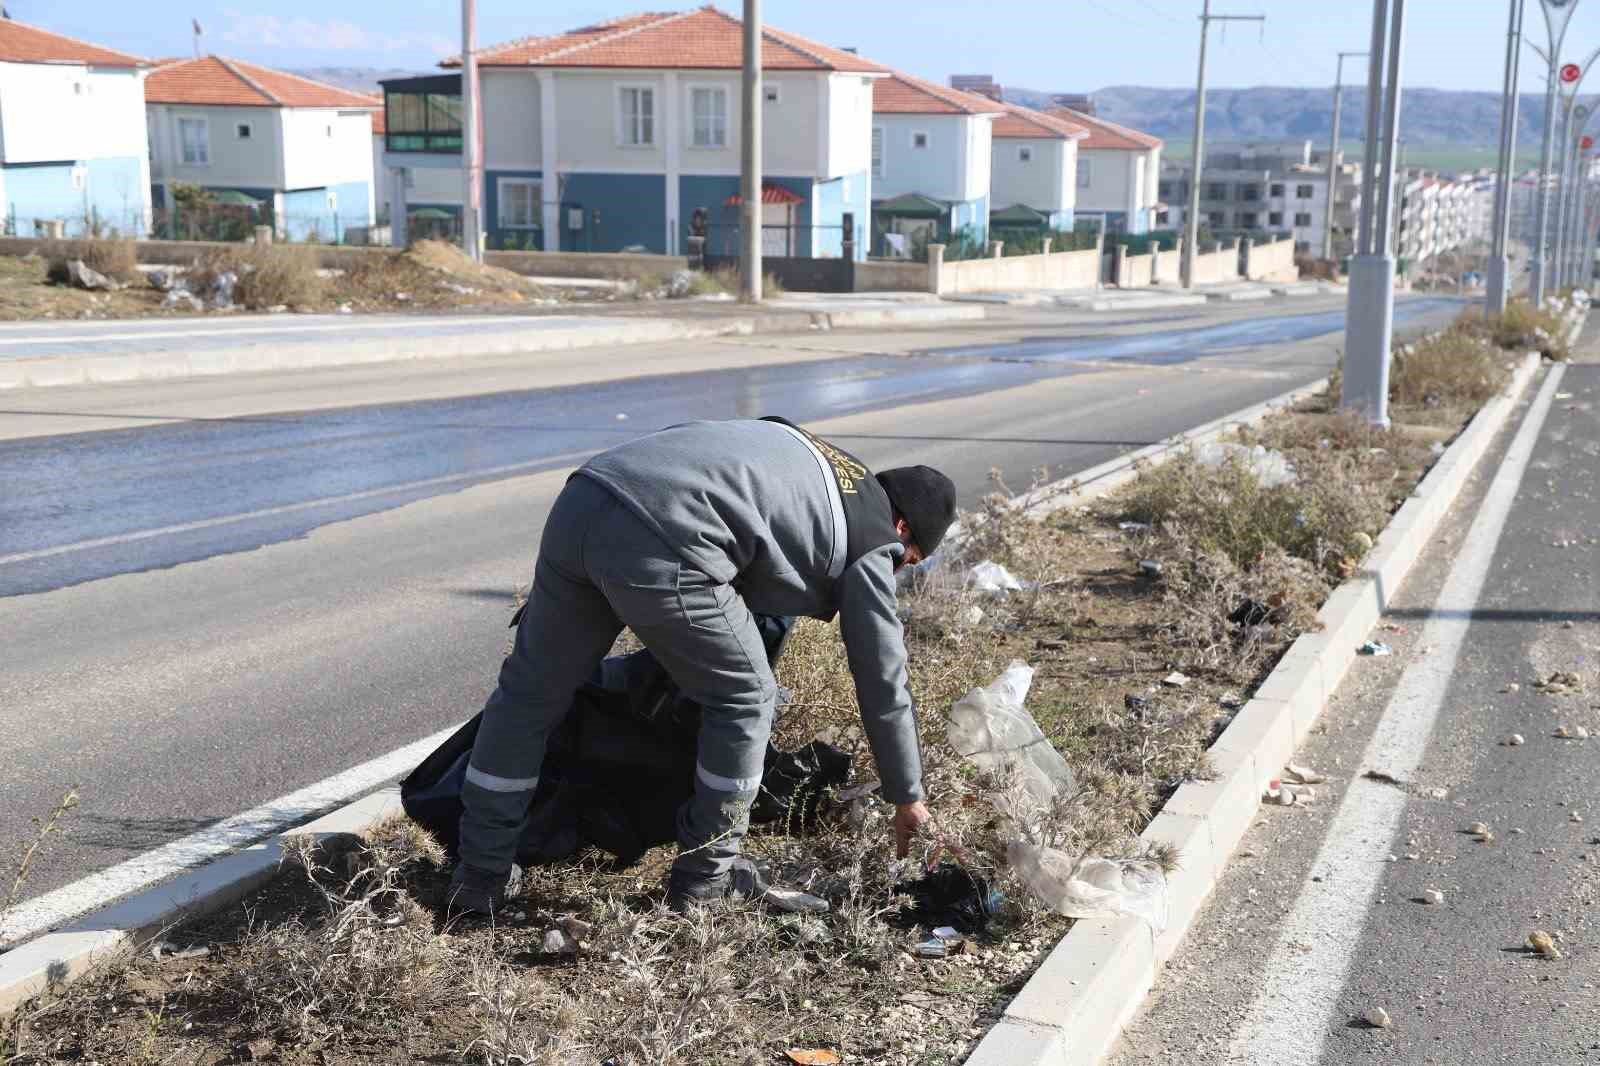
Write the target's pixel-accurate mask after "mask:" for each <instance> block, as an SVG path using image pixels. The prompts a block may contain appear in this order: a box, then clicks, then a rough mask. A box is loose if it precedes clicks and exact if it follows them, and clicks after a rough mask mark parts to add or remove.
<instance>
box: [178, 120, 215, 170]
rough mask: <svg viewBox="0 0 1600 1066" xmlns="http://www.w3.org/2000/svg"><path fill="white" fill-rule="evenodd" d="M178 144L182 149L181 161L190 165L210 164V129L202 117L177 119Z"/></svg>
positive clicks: (202, 165)
mask: <svg viewBox="0 0 1600 1066" xmlns="http://www.w3.org/2000/svg"><path fill="white" fill-rule="evenodd" d="M178 144H179V145H180V146H181V147H182V150H183V163H184V165H185V166H190V167H204V166H210V165H211V130H210V128H209V125H208V124H207V122H206V120H205V119H203V118H180V119H179V120H178Z"/></svg>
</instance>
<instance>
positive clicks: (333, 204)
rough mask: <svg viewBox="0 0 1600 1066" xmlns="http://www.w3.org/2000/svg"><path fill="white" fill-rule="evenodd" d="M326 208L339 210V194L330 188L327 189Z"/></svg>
mask: <svg viewBox="0 0 1600 1066" xmlns="http://www.w3.org/2000/svg"><path fill="white" fill-rule="evenodd" d="M328 210H329V211H337V210H339V194H338V193H336V192H334V191H333V190H332V189H329V190H328Z"/></svg>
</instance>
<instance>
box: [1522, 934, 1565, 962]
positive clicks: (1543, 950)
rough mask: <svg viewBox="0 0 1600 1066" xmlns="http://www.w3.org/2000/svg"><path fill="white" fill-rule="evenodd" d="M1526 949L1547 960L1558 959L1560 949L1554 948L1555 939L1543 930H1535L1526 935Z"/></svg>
mask: <svg viewBox="0 0 1600 1066" xmlns="http://www.w3.org/2000/svg"><path fill="white" fill-rule="evenodd" d="M1528 948H1529V950H1531V951H1536V952H1538V953H1539V954H1540V955H1541V956H1543V957H1544V958H1547V959H1559V958H1560V957H1561V949H1560V948H1558V947H1556V942H1555V939H1554V938H1553V937H1551V936H1550V934H1549V933H1547V932H1545V931H1544V930H1543V929H1535V930H1534V931H1533V932H1531V933H1529V934H1528Z"/></svg>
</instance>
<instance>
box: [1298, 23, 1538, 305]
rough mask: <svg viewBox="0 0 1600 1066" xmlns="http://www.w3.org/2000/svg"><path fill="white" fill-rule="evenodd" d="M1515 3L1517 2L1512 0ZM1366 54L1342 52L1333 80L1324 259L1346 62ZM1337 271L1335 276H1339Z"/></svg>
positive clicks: (1328, 250)
mask: <svg viewBox="0 0 1600 1066" xmlns="http://www.w3.org/2000/svg"><path fill="white" fill-rule="evenodd" d="M1512 2H1513V3H1515V2H1516V0H1512ZM1366 54H1367V53H1365V52H1340V53H1339V66H1338V70H1337V71H1336V73H1335V74H1334V78H1333V136H1332V137H1331V138H1330V139H1329V141H1328V210H1327V214H1326V215H1325V216H1324V218H1323V226H1322V258H1324V259H1332V258H1333V198H1334V191H1335V190H1336V189H1337V188H1338V185H1339V98H1340V96H1342V95H1343V93H1344V61H1345V60H1346V59H1352V58H1356V57H1359V56H1365V55H1366ZM1337 273H1338V272H1337V271H1335V276H1337Z"/></svg>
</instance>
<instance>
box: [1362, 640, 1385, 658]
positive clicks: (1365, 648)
mask: <svg viewBox="0 0 1600 1066" xmlns="http://www.w3.org/2000/svg"><path fill="white" fill-rule="evenodd" d="M1356 652H1357V653H1358V654H1360V655H1393V654H1394V649H1393V648H1391V647H1389V645H1387V644H1385V643H1384V642H1383V641H1381V640H1369V641H1367V642H1366V643H1365V644H1363V645H1361V647H1359V648H1357V649H1356Z"/></svg>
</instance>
